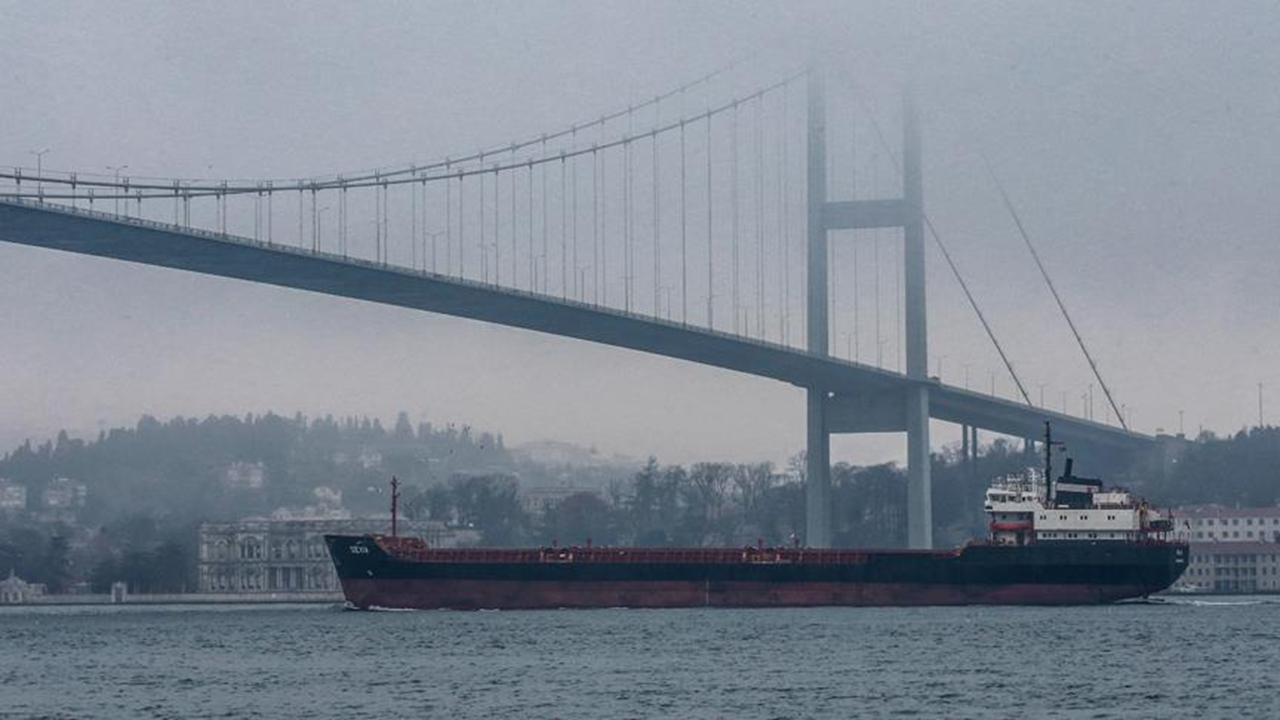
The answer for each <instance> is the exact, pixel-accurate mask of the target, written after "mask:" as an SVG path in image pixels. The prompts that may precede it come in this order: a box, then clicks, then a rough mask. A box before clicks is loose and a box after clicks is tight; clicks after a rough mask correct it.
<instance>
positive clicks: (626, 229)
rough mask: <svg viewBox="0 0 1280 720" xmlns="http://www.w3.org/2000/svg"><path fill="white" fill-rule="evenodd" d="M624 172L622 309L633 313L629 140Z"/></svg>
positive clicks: (623, 149)
mask: <svg viewBox="0 0 1280 720" xmlns="http://www.w3.org/2000/svg"><path fill="white" fill-rule="evenodd" d="M628 137H629V136H628ZM622 170H623V174H622V308H623V309H624V310H626V311H627V312H631V142H630V141H629V140H628V141H627V142H624V143H623V144H622Z"/></svg>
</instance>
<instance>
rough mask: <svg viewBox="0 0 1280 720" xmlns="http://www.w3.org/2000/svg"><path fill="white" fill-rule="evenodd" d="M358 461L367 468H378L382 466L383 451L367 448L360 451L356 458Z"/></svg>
mask: <svg viewBox="0 0 1280 720" xmlns="http://www.w3.org/2000/svg"><path fill="white" fill-rule="evenodd" d="M356 461H357V462H359V463H360V467H362V468H364V469H365V470H377V469H378V468H380V467H382V453H380V452H378V451H377V450H371V449H369V448H365V449H363V450H361V451H360V457H358V458H356Z"/></svg>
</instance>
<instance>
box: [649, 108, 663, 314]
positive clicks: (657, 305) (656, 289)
mask: <svg viewBox="0 0 1280 720" xmlns="http://www.w3.org/2000/svg"><path fill="white" fill-rule="evenodd" d="M655 116H656V117H655V119H654V127H657V125H658V119H659V118H661V116H660V115H657V112H656V111H655ZM651 138H652V139H651V140H650V142H651V143H652V147H651V148H650V149H651V150H652V152H653V177H652V181H653V316H654V317H655V318H656V317H659V316H660V315H662V233H661V228H660V226H659V223H660V220H661V216H660V215H659V213H658V192H659V188H658V132H657V131H656V130H655V131H654V132H653V134H652V136H651Z"/></svg>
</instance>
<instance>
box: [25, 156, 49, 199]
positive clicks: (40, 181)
mask: <svg viewBox="0 0 1280 720" xmlns="http://www.w3.org/2000/svg"><path fill="white" fill-rule="evenodd" d="M28 152H30V153H31V154H32V155H35V156H36V196H37V197H38V198H39V200H40V202H44V156H45V153H47V152H49V148H45V149H43V150H30V151H28Z"/></svg>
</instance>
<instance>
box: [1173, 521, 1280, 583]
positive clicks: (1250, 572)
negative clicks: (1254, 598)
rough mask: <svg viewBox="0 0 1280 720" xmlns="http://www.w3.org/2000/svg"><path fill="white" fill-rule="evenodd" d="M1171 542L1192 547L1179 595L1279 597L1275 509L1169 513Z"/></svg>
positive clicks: (1279, 555) (1278, 525)
mask: <svg viewBox="0 0 1280 720" xmlns="http://www.w3.org/2000/svg"><path fill="white" fill-rule="evenodd" d="M1173 517H1174V532H1173V534H1174V537H1175V538H1176V539H1178V540H1184V541H1186V542H1189V543H1191V558H1190V562H1189V564H1188V565H1187V571H1186V573H1184V574H1183V575H1182V577H1181V578H1179V579H1178V582H1177V583H1176V584H1175V585H1174V586H1173V589H1174V590H1177V591H1181V592H1208V593H1273V592H1280V562H1278V561H1280V507H1258V508H1232V507H1221V506H1218V505H1200V506H1194V507H1187V508H1182V509H1180V510H1176V511H1174V515H1173Z"/></svg>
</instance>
